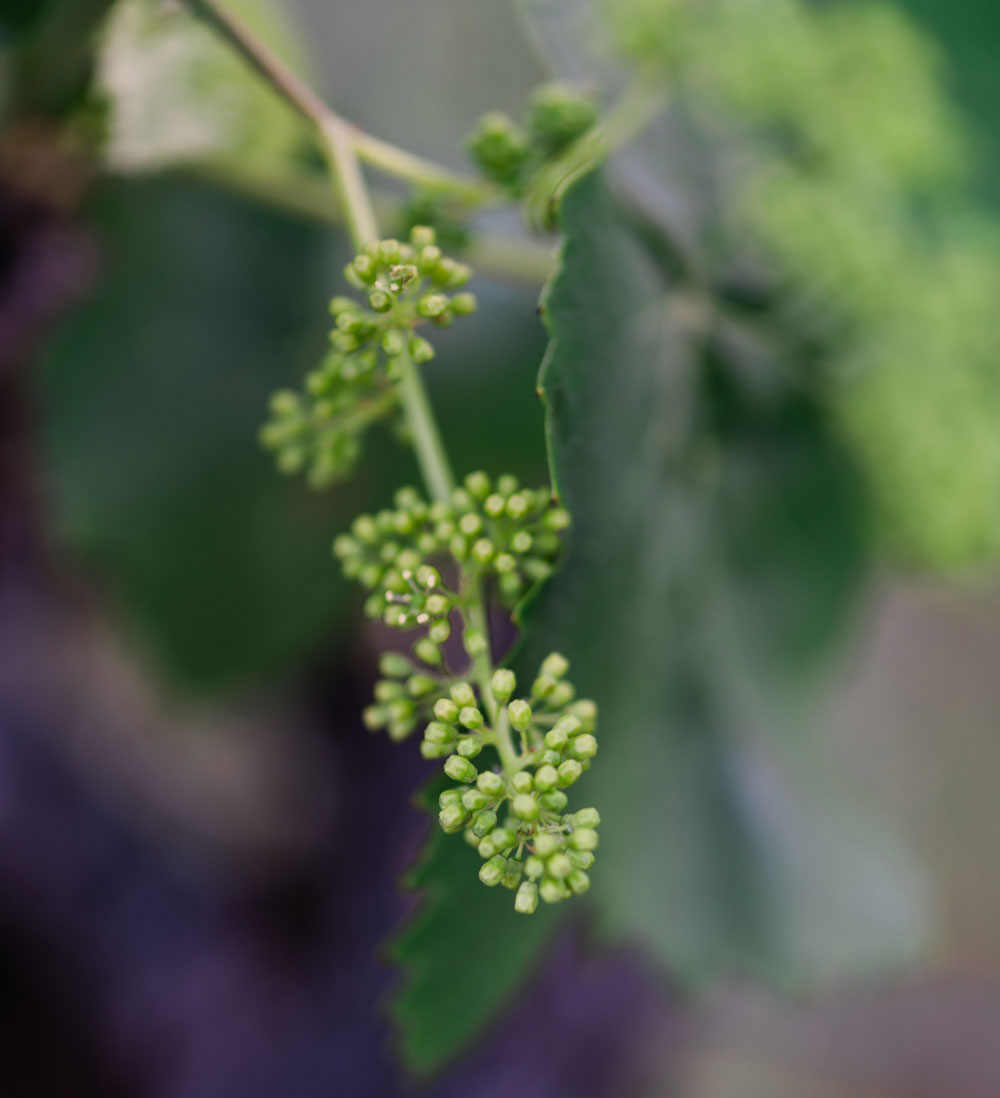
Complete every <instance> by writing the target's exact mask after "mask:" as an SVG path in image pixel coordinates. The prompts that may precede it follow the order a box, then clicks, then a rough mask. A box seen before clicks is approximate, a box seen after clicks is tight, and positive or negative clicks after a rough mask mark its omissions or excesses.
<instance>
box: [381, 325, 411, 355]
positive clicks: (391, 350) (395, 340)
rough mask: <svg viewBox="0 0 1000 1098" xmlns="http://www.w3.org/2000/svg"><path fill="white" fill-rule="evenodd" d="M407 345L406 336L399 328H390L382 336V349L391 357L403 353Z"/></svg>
mask: <svg viewBox="0 0 1000 1098" xmlns="http://www.w3.org/2000/svg"><path fill="white" fill-rule="evenodd" d="M406 346H407V340H406V336H404V335H403V333H402V332H401V331H400V330H399V329H398V328H390V329H389V330H388V331H387V332H386V333H385V334H384V335H383V336H382V350H383V351H385V353H386V354H387V355H388V356H389V357H390V358H395V357H396V355H401V354H402V353H403V352H404V351H405V350H406Z"/></svg>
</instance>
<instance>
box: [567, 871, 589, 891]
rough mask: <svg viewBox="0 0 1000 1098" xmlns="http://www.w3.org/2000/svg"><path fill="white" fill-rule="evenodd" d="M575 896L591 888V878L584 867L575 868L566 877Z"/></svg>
mask: <svg viewBox="0 0 1000 1098" xmlns="http://www.w3.org/2000/svg"><path fill="white" fill-rule="evenodd" d="M566 883H567V884H568V885H569V887H570V889H571V890H572V892H573V895H574V896H582V895H583V893H584V892H586V891H587V889H588V888H590V878H589V877H588V876H587V874H586V873H584V871H583V870H582V869H574V870H573V871H572V872H571V873H570V874H569V876H568V877H567V878H566Z"/></svg>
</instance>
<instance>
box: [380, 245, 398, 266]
mask: <svg viewBox="0 0 1000 1098" xmlns="http://www.w3.org/2000/svg"><path fill="white" fill-rule="evenodd" d="M375 257H376V259H377V260H378V261H379V263H381V264H382V265H383V266H385V267H392V266H393V265H395V264H396V263H398V262H399V260H400V254H399V241H398V240H380V241H379V242H378V244H376V245H375Z"/></svg>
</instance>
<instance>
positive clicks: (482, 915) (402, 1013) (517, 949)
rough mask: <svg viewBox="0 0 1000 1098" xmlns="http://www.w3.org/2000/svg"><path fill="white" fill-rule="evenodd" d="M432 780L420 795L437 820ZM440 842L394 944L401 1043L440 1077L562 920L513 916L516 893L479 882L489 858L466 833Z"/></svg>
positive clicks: (544, 912)
mask: <svg viewBox="0 0 1000 1098" xmlns="http://www.w3.org/2000/svg"><path fill="white" fill-rule="evenodd" d="M445 784H451V783H442V784H441V785H438V784H436V783H431V784H430V785H429V787H428V789H427V790H426V791H425V792H424V795H423V797H422V798H421V800H422V803H423V805H424V807H425V808H427V810H428V811H429V812H432V813H433V814H434V815H436V813H437V794H438V793H439V792H440V790H441V789H443V788H445ZM432 827H433V835H432V838H431V839H430V841H429V842H428V844H427V848H426V850H425V851H424V853H423V855H422V857H421V859H420V862H419V864H418V865H417V866H416V867H415V869H414V870H413V871H412V873H411V875H410V877H409V879H408V882H407V883H408V884H409V885H410V886H411V887H413V888H415V889H417V890H418V891H420V893H421V899H420V907H419V908H418V909H417V911H416V912H415V913H414V914H413V915H412V916H411V917H410V919H409V921H408V923H407V924H406V926H405V927H404V928H403V929H402V930H401V931H400V932H399V934H398V935H397V937H396V938H395V940H394V941H393V942H392V944H391V947H390V953H391V955H392V957H393V959H394V960H395V961H396V962H397V964H398V965H399V966H400V969H401V979H400V982H399V985H398V987H397V989H396V992H395V995H394V997H393V1001H392V1004H391V1008H390V1009H391V1015H392V1020H393V1023H394V1026H395V1030H396V1044H397V1048H398V1051H399V1053H400V1055H401V1056H402V1058H403V1061H404V1063H405V1064H406V1066H407V1067H408V1068H409V1069H410V1070H411V1071H413V1072H415V1073H416V1074H418V1075H427V1074H430V1073H433V1072H435V1071H437V1070H438V1069H439V1068H441V1067H442V1066H443V1065H444V1064H446V1063H447V1062H448V1061H449V1060H451V1059H453V1058H454V1057H455V1056H456V1055H457V1054H458V1053H460V1052H461V1051H462V1050H463V1049H464V1048H466V1047H467V1046H468V1045H469V1044H470V1043H471V1042H472V1041H473V1040H475V1038H477V1037H478V1036H480V1035H481V1034H482V1033H483V1031H484V1030H485V1029H486V1027H487V1026H488V1024H489V1022H490V1021H491V1020H492V1019H493V1018H494V1017H495V1016H496V1014H497V1013H498V1011H500V1010H501V1009H502V1008H503V1007H504V1006H505V1005H506V1004H507V1003H508V1002H509V1001H510V1000H511V999H512V997H513V996H514V994H515V993H516V991H517V990H518V988H519V987H520V985H521V984H522V983H523V982H524V980H525V979H526V978H527V975H528V973H529V972H530V971H531V970H532V968H533V966H534V964H535V962H536V961H537V960H538V958H539V957H540V955H541V953H542V951H543V949H544V948H545V946H546V944H547V943H548V942H549V941H550V939H551V936H552V933H553V929H554V926H555V923H556V920H557V918H558V915H559V914H561V913H560V912H559V911H558V910H557V909H554V908H542V909H540V910H539V911H537V912H536V913H535V914H534V915H532V916H525V915H518V914H517V913H516V912H515V911H514V904H513V894H512V893H510V892H507V891H505V890H503V889H487V888H485V887H484V886H483V884H482V883H481V882H480V880H479V877H478V869H479V866H480V864H481V860H480V858H479V857H478V855H477V854H476V852H475V851H474V850H473V849H472V848H471V847H470V846H468V845H467V844H466V843H464V842H463V841H462V839H461V836H455V835H445V834H443V833H442V832H441V831H439V830H438V828H437V823H436V821H435V822H434V823H433V824H432Z"/></svg>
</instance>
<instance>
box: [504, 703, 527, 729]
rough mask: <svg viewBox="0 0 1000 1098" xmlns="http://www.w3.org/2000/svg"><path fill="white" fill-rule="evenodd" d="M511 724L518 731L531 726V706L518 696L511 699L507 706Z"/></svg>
mask: <svg viewBox="0 0 1000 1098" xmlns="http://www.w3.org/2000/svg"><path fill="white" fill-rule="evenodd" d="M507 713H508V715H509V716H510V723H511V725H512V726H513V727H514V728H515V729H516V730H517V731H518V732H527V731H528V729H529V728H530V727H531V706H530V705H528V703H527V702H526V701H523V700H522V699H520V698H517V699H516V700H514V701H512V702H511V703H510V705H508V706H507Z"/></svg>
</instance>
